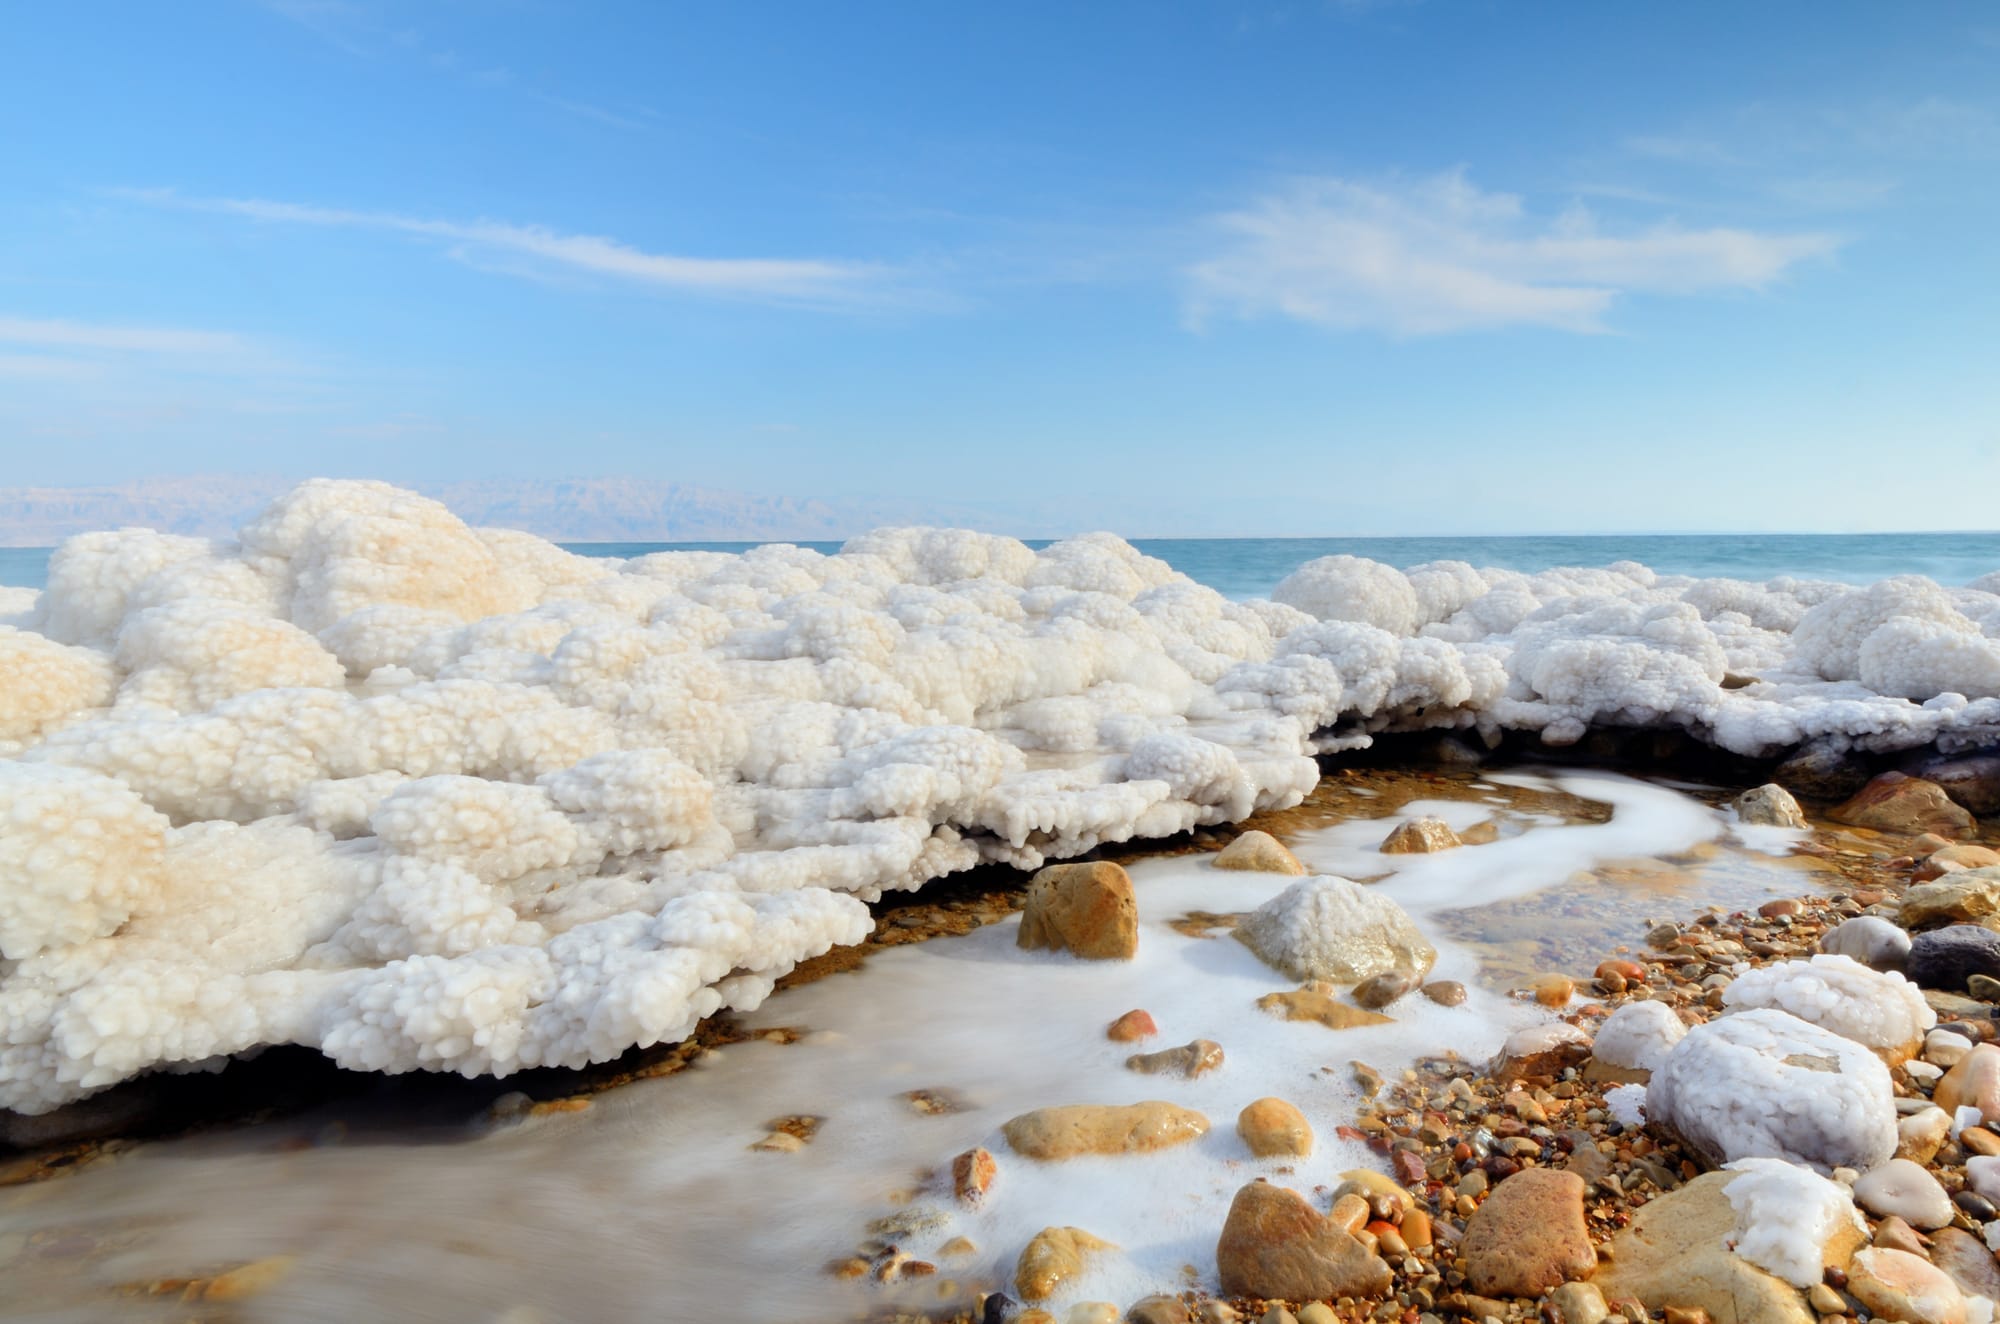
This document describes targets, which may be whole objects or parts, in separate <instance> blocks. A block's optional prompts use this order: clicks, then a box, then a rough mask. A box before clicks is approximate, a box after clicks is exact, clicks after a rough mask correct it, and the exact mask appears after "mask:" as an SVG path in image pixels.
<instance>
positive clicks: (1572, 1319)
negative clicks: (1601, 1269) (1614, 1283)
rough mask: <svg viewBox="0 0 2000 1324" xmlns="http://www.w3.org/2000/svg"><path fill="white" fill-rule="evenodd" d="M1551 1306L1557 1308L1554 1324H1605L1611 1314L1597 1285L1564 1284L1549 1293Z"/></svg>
mask: <svg viewBox="0 0 2000 1324" xmlns="http://www.w3.org/2000/svg"><path fill="white" fill-rule="evenodd" d="M1549 1304H1550V1305H1551V1306H1553V1307H1555V1313H1556V1318H1555V1321H1554V1324H1604V1321H1605V1319H1606V1318H1607V1317H1608V1316H1609V1315H1610V1314H1611V1308H1610V1307H1609V1306H1607V1305H1605V1304H1604V1293H1602V1292H1600V1291H1598V1290H1597V1285H1596V1284H1595V1283H1564V1284H1563V1285H1562V1286H1561V1287H1558V1288H1557V1289H1556V1290H1555V1291H1553V1292H1551V1293H1549Z"/></svg>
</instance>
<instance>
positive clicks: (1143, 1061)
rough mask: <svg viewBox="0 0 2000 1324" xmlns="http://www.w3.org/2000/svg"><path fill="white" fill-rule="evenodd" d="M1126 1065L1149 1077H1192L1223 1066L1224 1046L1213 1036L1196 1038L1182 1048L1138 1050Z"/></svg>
mask: <svg viewBox="0 0 2000 1324" xmlns="http://www.w3.org/2000/svg"><path fill="white" fill-rule="evenodd" d="M1125 1065H1126V1067H1127V1068H1128V1069H1130V1070H1132V1071H1139V1072H1144V1073H1145V1074H1146V1075H1148V1076H1158V1075H1175V1076H1185V1077H1187V1078H1188V1079H1190V1080H1192V1079H1193V1078H1194V1077H1196V1076H1201V1075H1206V1074H1207V1073H1209V1072H1211V1071H1214V1070H1215V1069H1216V1068H1217V1067H1220V1066H1221V1065H1222V1045H1221V1044H1219V1043H1217V1042H1215V1040H1213V1039H1193V1040H1190V1041H1188V1042H1187V1043H1184V1044H1182V1045H1181V1046H1180V1047H1179V1048H1163V1049H1161V1050H1160V1051H1159V1052H1157V1053H1134V1054H1133V1055H1132V1056H1130V1057H1128V1058H1126V1059H1125Z"/></svg>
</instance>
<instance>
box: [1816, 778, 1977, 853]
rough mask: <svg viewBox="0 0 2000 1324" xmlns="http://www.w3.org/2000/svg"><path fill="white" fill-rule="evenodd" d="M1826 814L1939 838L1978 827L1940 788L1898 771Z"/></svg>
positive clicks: (1839, 820)
mask: <svg viewBox="0 0 2000 1324" xmlns="http://www.w3.org/2000/svg"><path fill="white" fill-rule="evenodd" d="M1827 817H1828V818H1830V819H1832V820H1833V821H1834V822H1836V823H1845V824H1847V825H1848V826H1849V827H1864V828H1873V829H1874V830H1876V831H1877V832H1911V833H1915V832H1935V833H1936V834H1938V835H1939V836H1941V837H1963V836H1968V835H1970V834H1971V833H1972V831H1973V829H1974V828H1975V827H1976V826H1977V821H1976V820H1975V819H1974V818H1973V817H1972V815H1971V814H1970V813H1969V812H1967V811H1966V809H1965V808H1964V807H1963V806H1961V805H1958V804H1955V803H1953V801H1952V799H1951V797H1950V796H1948V795H1946V794H1945V793H1944V788H1943V787H1941V786H1939V785H1938V784H1937V783H1935V782H1927V781H1925V780H1923V779H1922V778H1921V777H1911V776H1907V775H1906V774H1904V773H1900V772H1885V773H1882V774H1881V775H1880V776H1878V777H1876V778H1874V779H1873V780H1872V781H1870V782H1869V783H1868V784H1867V785H1866V786H1864V787H1862V788H1861V789H1860V790H1859V791H1857V792H1856V793H1855V795H1854V797H1853V798H1852V799H1850V800H1847V801H1845V802H1843V803H1841V804H1840V805H1838V806H1836V807H1835V808H1833V809H1832V810H1830V811H1829V812H1828V813H1827Z"/></svg>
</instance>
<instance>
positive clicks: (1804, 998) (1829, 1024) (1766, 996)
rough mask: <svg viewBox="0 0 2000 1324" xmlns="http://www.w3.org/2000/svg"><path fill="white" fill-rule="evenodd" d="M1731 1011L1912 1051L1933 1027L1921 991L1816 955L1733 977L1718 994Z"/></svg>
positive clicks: (1888, 975) (1845, 960)
mask: <svg viewBox="0 0 2000 1324" xmlns="http://www.w3.org/2000/svg"><path fill="white" fill-rule="evenodd" d="M1722 1002H1723V1005H1724V1006H1725V1007H1727V1008H1728V1009H1729V1010H1730V1011H1748V1010H1751V1009H1754V1008H1757V1007H1775V1008H1777V1009H1778V1010H1780V1011H1788V1012H1790V1013H1791V1014H1792V1015H1794V1016H1796V1017H1798V1018H1799V1019H1800V1020H1803V1021H1810V1022H1812V1023H1813V1024H1814V1025H1817V1026H1819V1027H1820V1028H1822V1029H1826V1030H1831V1031H1833V1032H1834V1033H1835V1034H1837V1035H1839V1036H1841V1037H1842V1038H1843V1039H1852V1040H1853V1041H1854V1042H1855V1043H1858V1044H1864V1045H1866V1046H1867V1047H1869V1048H1882V1049H1887V1048H1905V1049H1913V1048H1914V1046H1915V1045H1916V1044H1917V1043H1918V1041H1920V1040H1921V1039H1922V1038H1923V1037H1924V1035H1925V1034H1926V1033H1927V1032H1928V1031H1929V1030H1930V1029H1931V1027H1932V1026H1934V1025H1936V1024H1937V1013H1936V1012H1934V1011H1932V1010H1931V1008H1930V1004H1929V1003H1927V1002H1925V1001H1924V994H1923V990H1922V989H1919V988H1918V987H1917V986H1916V985H1915V984H1913V983H1911V982H1910V981H1909V980H1907V979H1905V978H1904V977H1903V976H1902V975H1900V974H1897V973H1894V972H1882V971H1876V970H1870V969H1869V968H1868V967H1867V966H1865V965H1862V964H1861V963H1860V962H1859V961H1856V960H1854V959H1853V958H1852V957H1848V956H1839V955H1826V954H1821V955H1819V956H1815V957H1813V958H1812V959H1811V960H1807V961H1783V962H1780V963H1779V964H1777V965H1767V966H1763V967H1761V968H1759V969H1756V970H1750V971H1746V972H1745V973H1743V974H1741V975H1738V976H1737V977H1736V979H1735V980H1734V981H1733V982H1731V984H1730V985H1729V987H1728V988H1727V989H1725V990H1724V991H1723V994H1722Z"/></svg>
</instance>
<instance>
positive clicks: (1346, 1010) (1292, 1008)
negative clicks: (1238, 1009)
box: [1257, 984, 1392, 1030]
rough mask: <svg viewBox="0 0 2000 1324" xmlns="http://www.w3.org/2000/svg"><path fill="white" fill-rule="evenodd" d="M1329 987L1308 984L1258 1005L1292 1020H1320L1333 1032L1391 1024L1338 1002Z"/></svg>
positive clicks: (1273, 995)
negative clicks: (1327, 990) (1326, 989)
mask: <svg viewBox="0 0 2000 1324" xmlns="http://www.w3.org/2000/svg"><path fill="white" fill-rule="evenodd" d="M1326 987H1327V986H1326V985H1318V986H1315V985H1312V984H1308V985H1307V986H1306V987H1304V988H1302V989H1299V990H1297V991H1296V992H1292V993H1266V994H1265V995H1264V996H1263V997H1261V998H1258V999H1257V1005H1258V1006H1260V1007H1262V1008H1263V1009H1264V1010H1265V1011H1268V1012H1271V1013H1272V1014H1274V1015H1279V1016H1283V1017H1284V1018H1285V1019H1286V1020H1288V1021H1318V1022H1319V1023H1320V1024H1321V1025H1324V1026H1326V1027H1327V1028H1328V1029H1329V1030H1350V1029H1353V1028H1354V1027H1355V1026H1357V1025H1387V1024H1389V1022H1390V1020H1391V1019H1392V1018H1391V1017H1388V1016H1383V1015H1379V1014H1377V1013H1375V1012H1372V1011H1365V1010H1363V1009H1362V1008H1360V1007H1355V1006H1350V1005H1348V1004H1347V1003H1345V1002H1341V1001H1338V1000H1337V999H1335V998H1334V996H1333V995H1332V994H1331V993H1328V992H1325V991H1324V989H1325V988H1326Z"/></svg>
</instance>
